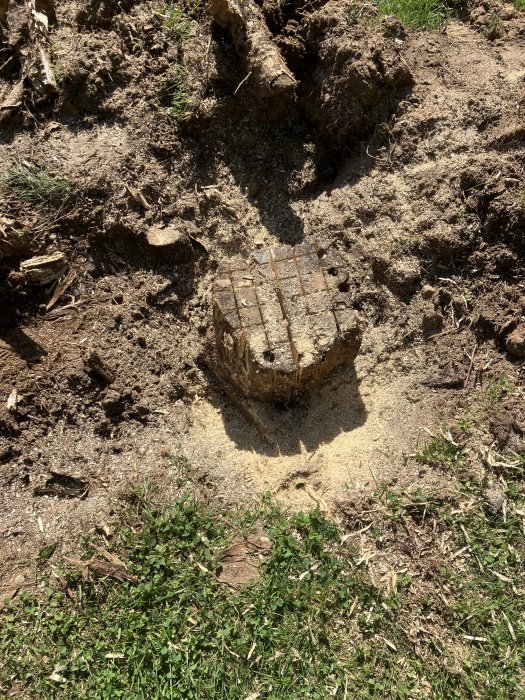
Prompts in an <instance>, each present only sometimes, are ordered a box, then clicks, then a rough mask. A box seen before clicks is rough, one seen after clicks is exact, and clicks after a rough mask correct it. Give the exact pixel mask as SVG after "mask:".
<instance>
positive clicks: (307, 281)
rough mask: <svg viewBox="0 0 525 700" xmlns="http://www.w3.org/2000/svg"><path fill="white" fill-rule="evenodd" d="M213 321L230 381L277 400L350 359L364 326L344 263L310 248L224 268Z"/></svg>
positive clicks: (285, 249) (270, 252)
mask: <svg viewBox="0 0 525 700" xmlns="http://www.w3.org/2000/svg"><path fill="white" fill-rule="evenodd" d="M213 320H214V328H215V337H216V343H217V350H218V354H219V357H220V359H221V362H222V364H223V367H224V369H225V370H226V373H227V376H228V378H229V379H230V380H231V381H232V383H234V384H235V385H237V386H238V387H239V388H240V389H241V390H242V391H243V393H244V394H246V395H247V396H250V397H253V398H256V399H263V400H272V401H279V402H282V401H287V400H289V399H290V398H292V397H293V396H294V395H297V394H299V393H301V392H303V391H307V390H308V389H311V388H313V387H316V386H318V385H319V384H321V383H322V382H323V380H324V379H325V378H326V377H327V376H328V375H329V374H330V372H332V370H333V369H334V368H335V367H337V366H338V365H341V364H343V363H345V362H352V361H353V360H354V359H355V357H356V356H357V353H358V352H359V347H360V345H361V339H362V333H363V329H364V324H363V322H362V320H361V318H360V317H359V315H358V314H357V312H356V311H354V310H353V308H352V299H351V294H350V285H349V283H348V272H347V271H346V270H345V268H344V265H343V263H342V261H341V259H340V258H339V257H338V256H337V255H336V254H335V253H333V252H328V251H327V250H326V249H325V248H323V247H322V246H320V245H318V244H314V245H312V244H310V243H302V244H300V245H297V246H295V247H293V248H292V247H289V246H280V247H276V248H270V249H266V250H259V251H255V252H254V253H252V255H251V258H250V259H249V260H248V261H243V260H241V259H234V260H232V261H230V262H226V263H223V264H221V265H220V267H219V269H218V272H217V278H216V280H215V282H214V285H213Z"/></svg>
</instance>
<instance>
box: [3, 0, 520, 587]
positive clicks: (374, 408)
mask: <svg viewBox="0 0 525 700" xmlns="http://www.w3.org/2000/svg"><path fill="white" fill-rule="evenodd" d="M37 4H38V3H37ZM44 4H45V3H44ZM190 5H191V7H190ZM258 6H260V13H261V16H263V18H264V21H265V22H266V25H267V27H268V36H267V37H266V38H267V39H268V37H270V38H269V39H268V40H271V41H272V42H273V43H274V46H275V47H277V49H278V51H279V53H280V55H281V56H282V57H283V59H284V61H285V64H286V66H288V68H289V71H290V74H291V75H292V76H293V81H294V84H293V85H292V86H291V88H293V91H292V92H293V94H290V89H291V88H290V85H287V86H286V90H284V91H283V92H279V94H275V95H274V94H269V95H268V94H266V93H265V92H264V90H263V88H262V87H261V83H260V82H258V80H257V77H258V76H257V74H256V73H255V74H253V68H251V67H250V65H249V63H247V58H246V56H244V55H243V54H242V51H241V52H239V50H238V48H239V46H237V47H236V45H235V42H232V35H231V33H230V29H229V28H227V27H226V28H224V27H221V26H219V25H218V24H217V23H215V22H214V21H213V20H212V18H211V17H210V16H209V15H208V14H207V13H206V11H205V9H204V7H203V6H201V5H200V4H199V3H193V4H191V3H189V4H188V6H187V7H186V6H184V10H185V11H184V12H181V13H180V14H178V15H173V14H170V7H171V9H173V7H172V5H169V4H167V5H166V6H163V5H162V3H149V2H132V1H131V0H129V1H126V2H122V3H112V2H105V1H103V2H94V1H93V2H91V1H89V2H88V1H86V2H80V1H77V0H69V1H67V2H63V3H60V6H57V7H56V15H57V16H56V18H54V19H53V20H52V21H50V22H49V27H48V29H47V30H46V31H44V29H42V26H40V25H39V26H38V27H36V29H35V26H34V22H33V20H31V19H30V18H29V19H28V15H27V12H28V8H27V3H22V2H18V3H17V2H14V3H12V4H11V5H10V6H9V9H8V13H7V15H6V21H5V22H4V21H3V18H1V16H0V18H1V19H2V21H3V23H2V25H1V26H2V29H1V32H2V33H1V35H0V36H1V41H2V43H1V45H0V105H2V106H1V111H0V125H1V132H0V169H1V173H0V175H1V176H2V200H1V201H0V255H1V259H0V295H1V300H2V311H1V315H0V396H1V404H0V479H1V485H2V488H1V493H0V579H1V585H0V593H2V595H5V594H8V593H9V592H12V591H13V590H19V589H21V588H22V589H23V588H24V587H28V588H29V587H31V586H32V585H33V583H34V566H33V564H34V559H35V557H36V556H37V555H38V553H39V552H41V551H42V548H43V547H45V546H47V545H50V544H54V543H56V544H57V555H58V554H60V553H62V554H69V553H71V552H72V551H75V550H76V548H77V543H78V542H79V539H80V538H81V536H82V535H84V534H86V533H95V532H97V531H99V532H100V531H102V532H104V531H105V530H104V528H106V529H107V531H108V532H109V531H110V530H111V525H112V522H113V520H114V517H115V512H116V505H115V504H116V503H117V501H118V498H119V495H120V494H121V493H122V491H123V489H124V488H125V487H126V485H127V484H129V483H130V482H132V483H139V482H141V481H144V480H150V481H153V482H155V483H157V484H158V485H159V487H160V489H161V491H162V492H163V493H164V494H165V496H166V498H167V499H169V498H170V497H171V496H174V495H175V494H176V493H177V492H178V489H179V477H180V474H179V473H178V470H177V465H178V464H179V461H178V460H177V457H178V456H179V455H181V454H183V455H185V456H186V457H187V458H188V460H189V461H190V463H191V465H192V466H191V479H192V480H193V481H194V483H195V484H197V485H198V488H199V489H202V490H203V491H206V492H208V493H209V494H211V496H212V497H213V498H214V499H217V500H219V501H221V502H223V503H224V504H226V505H232V504H241V505H242V504H249V503H253V502H256V501H258V500H259V499H260V497H261V496H262V495H263V494H266V493H268V492H269V493H270V494H272V495H273V497H274V498H275V499H277V500H278V501H279V502H281V503H282V504H284V505H285V506H287V507H290V508H292V509H297V510H298V509H311V508H312V507H315V506H316V505H318V506H319V507H321V508H322V509H323V510H324V511H325V512H326V513H327V514H328V515H329V516H330V517H333V518H335V519H336V520H338V521H344V519H345V518H346V517H347V511H348V502H354V501H355V502H357V501H359V499H365V500H366V499H367V498H369V497H370V495H371V494H372V493H373V492H375V491H377V489H378V487H379V485H381V484H383V483H385V482H390V483H393V482H395V484H396V488H398V489H400V490H407V491H408V492H410V493H413V492H416V491H417V490H418V489H424V490H425V491H426V492H431V493H435V494H444V493H450V491H451V490H452V491H453V490H454V488H455V487H456V477H455V476H454V475H451V474H450V473H446V472H444V471H443V470H439V469H434V468H432V467H430V466H428V464H422V463H421V461H420V460H418V459H416V458H415V457H414V455H415V454H416V453H418V452H419V451H420V450H421V449H423V446H424V445H425V444H426V443H428V442H429V441H430V440H431V439H432V438H433V437H434V438H435V437H438V438H439V437H442V436H443V435H445V436H446V437H445V439H446V440H450V441H451V444H454V443H455V442H456V440H457V439H458V437H457V435H456V434H455V433H454V429H455V428H457V426H458V422H459V421H468V422H469V425H470V426H471V428H472V430H471V431H470V433H469V437H468V450H469V464H470V468H471V470H472V473H473V474H474V475H476V474H477V475H478V476H479V478H480V479H482V478H483V473H484V470H485V468H486V466H487V463H488V464H490V459H492V460H493V461H494V460H495V459H496V457H494V455H499V454H502V453H503V452H505V451H506V450H509V451H510V452H512V454H518V455H519V454H523V449H524V447H523V431H524V428H525V423H524V416H523V394H522V387H523V359H524V357H525V325H524V324H525V317H524V313H525V283H524V281H523V269H524V265H523V235H524V229H525V187H524V182H525V180H524V165H525V150H524V138H525V129H524V126H523V125H524V114H525V112H524V110H525V19H524V15H523V14H522V13H520V11H519V9H517V7H516V6H514V5H513V4H511V3H504V2H500V1H499V0H493V1H492V0H491V2H490V3H478V2H474V3H472V5H469V6H468V9H465V11H464V12H463V14H462V16H461V17H455V18H452V19H450V20H449V21H448V22H447V23H446V24H444V26H443V27H442V28H441V29H440V30H439V31H432V32H431V31H426V30H417V31H407V30H405V28H404V27H403V25H402V24H401V23H400V22H399V21H398V20H396V19H395V18H392V17H387V18H381V17H380V16H379V13H378V11H377V9H376V8H375V7H372V6H370V5H369V4H363V5H360V4H359V3H357V4H356V3H355V2H346V1H345V0H343V1H337V2H336V1H335V0H328V1H322V0H316V1H314V2H301V1H299V0H298V1H297V2H294V3H288V2H280V1H279V0H275V1H272V2H270V1H267V0H264V1H263V2H259V3H258ZM1 7H2V3H0V8H1ZM487 8H488V9H487ZM37 9H38V8H37ZM39 12H40V13H42V12H44V14H45V8H44V9H42V8H40V10H39ZM494 18H497V21H496V20H495V19H494ZM34 32H39V33H38V34H37V35H35V33H34ZM35 36H38V37H39V38H38V41H39V42H40V44H41V46H42V47H44V48H43V49H42V50H44V49H45V55H46V56H47V58H46V63H45V64H43V65H44V67H45V68H46V67H47V68H49V71H47V68H46V71H44V74H42V70H40V71H39V72H38V71H37V74H35V70H36V69H35V65H34V62H32V61H31V60H30V57H31V55H32V53H31V50H34V47H35V41H36V39H35ZM40 44H39V45H40ZM31 47H33V48H32V49H31ZM38 55H39V56H40V57H41V56H42V54H38ZM28 57H29V58H28ZM37 68H38V66H37ZM40 68H42V66H41V67H40ZM42 75H44V78H42ZM38 76H40V77H38ZM288 88H290V89H288ZM270 92H271V90H270ZM46 177H48V179H47V180H46ZM314 240H322V241H323V244H324V245H326V246H328V247H332V248H333V249H335V250H336V251H337V252H338V254H339V256H340V257H341V258H342V259H343V261H344V263H345V265H346V267H347V269H348V271H349V285H350V289H349V292H348V293H349V295H350V296H351V298H352V300H353V305H354V308H355V309H356V310H358V311H359V313H360V314H362V316H363V317H364V318H365V319H366V322H367V328H366V331H365V333H364V337H363V342H362V346H361V350H360V352H359V354H358V356H357V359H356V361H355V363H354V364H353V365H351V366H346V367H341V368H339V369H337V370H336V371H334V372H333V374H332V375H331V376H330V377H329V379H328V380H327V381H326V383H325V384H324V385H323V386H322V387H320V388H319V389H317V390H314V391H312V392H310V393H309V394H307V395H304V396H303V397H301V398H300V399H299V400H297V401H294V402H293V403H290V404H285V405H274V404H271V403H260V404H258V405H254V404H252V403H251V402H246V404H245V406H244V408H243V405H242V404H243V399H242V398H240V397H239V396H235V397H234V398H233V399H232V395H231V392H230V393H225V391H224V387H223V386H222V384H221V381H220V380H219V379H218V378H217V376H216V375H215V374H214V373H213V372H212V371H210V369H209V367H208V364H207V362H206V359H207V357H209V355H210V353H212V351H213V344H214V337H213V329H212V323H211V316H212V312H211V305H212V299H211V286H212V283H213V280H214V278H215V273H216V270H217V267H218V265H219V264H220V263H221V262H223V261H225V260H228V259H229V258H231V257H233V256H235V255H239V254H240V255H245V256H247V255H249V254H250V253H251V251H253V250H254V249H256V248H264V247H272V246H275V245H280V244H287V245H295V244H298V243H301V242H303V241H307V242H308V241H311V242H313V241H314ZM57 254H60V255H59V256H58V258H57V257H52V260H51V263H52V268H51V272H50V273H49V270H48V271H47V273H46V274H50V275H51V280H50V281H49V279H48V277H44V282H43V283H42V279H41V278H40V279H37V278H36V277H35V274H34V273H33V277H31V274H30V271H31V270H34V269H37V270H41V269H42V268H41V265H42V263H41V262H40V263H38V265H40V267H39V266H38V265H37V266H36V268H35V265H33V266H31V265H29V266H27V265H26V268H24V266H23V263H24V261H27V260H32V259H33V258H34V257H35V256H47V258H49V256H56V255H57ZM51 263H49V261H48V264H51ZM57 266H58V267H57ZM28 270H29V271H28ZM494 397H496V398H495V399H494ZM234 399H236V400H234ZM450 430H452V432H449V431H450ZM487 460H489V462H487ZM187 476H188V475H184V478H186V477H187Z"/></svg>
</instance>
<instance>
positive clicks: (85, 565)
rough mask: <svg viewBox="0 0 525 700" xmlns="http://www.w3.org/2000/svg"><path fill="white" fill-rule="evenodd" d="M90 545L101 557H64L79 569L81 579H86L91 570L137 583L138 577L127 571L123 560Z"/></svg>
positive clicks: (102, 576)
mask: <svg viewBox="0 0 525 700" xmlns="http://www.w3.org/2000/svg"><path fill="white" fill-rule="evenodd" d="M92 546H93V548H94V549H95V550H96V551H97V552H98V553H99V554H100V555H101V557H96V556H93V557H91V559H87V560H82V559H74V558H72V557H64V559H65V560H66V561H68V562H69V563H70V564H73V566H76V567H78V568H79V569H80V571H81V573H82V578H83V579H87V578H88V576H89V573H90V572H91V573H93V574H95V575H96V576H100V577H101V578H114V579H116V580H117V581H130V582H131V583H138V578H137V577H136V576H133V575H132V574H130V573H129V571H128V567H127V566H126V564H125V563H124V562H123V561H121V560H120V559H119V558H118V557H116V556H115V555H114V554H112V553H111V552H108V551H107V550H106V549H103V548H102V547H97V546H96V545H92Z"/></svg>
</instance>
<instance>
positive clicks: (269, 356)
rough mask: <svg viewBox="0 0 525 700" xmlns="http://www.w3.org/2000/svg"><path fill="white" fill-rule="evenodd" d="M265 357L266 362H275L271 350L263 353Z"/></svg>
mask: <svg viewBox="0 0 525 700" xmlns="http://www.w3.org/2000/svg"><path fill="white" fill-rule="evenodd" d="M263 357H264V359H265V360H266V362H275V355H274V353H273V352H271V351H270V350H265V351H264V352H263Z"/></svg>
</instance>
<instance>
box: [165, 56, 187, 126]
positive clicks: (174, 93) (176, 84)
mask: <svg viewBox="0 0 525 700" xmlns="http://www.w3.org/2000/svg"><path fill="white" fill-rule="evenodd" d="M168 94H169V98H170V106H169V107H168V110H167V111H168V114H169V116H170V117H173V118H174V119H175V120H176V121H178V122H182V121H184V120H185V119H186V118H187V117H188V115H189V114H190V112H191V108H192V105H193V100H192V98H191V97H190V95H189V87H188V74H187V72H186V69H185V67H184V66H183V65H181V64H178V65H177V66H175V68H174V70H173V71H172V73H171V75H170V80H169V85H168Z"/></svg>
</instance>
